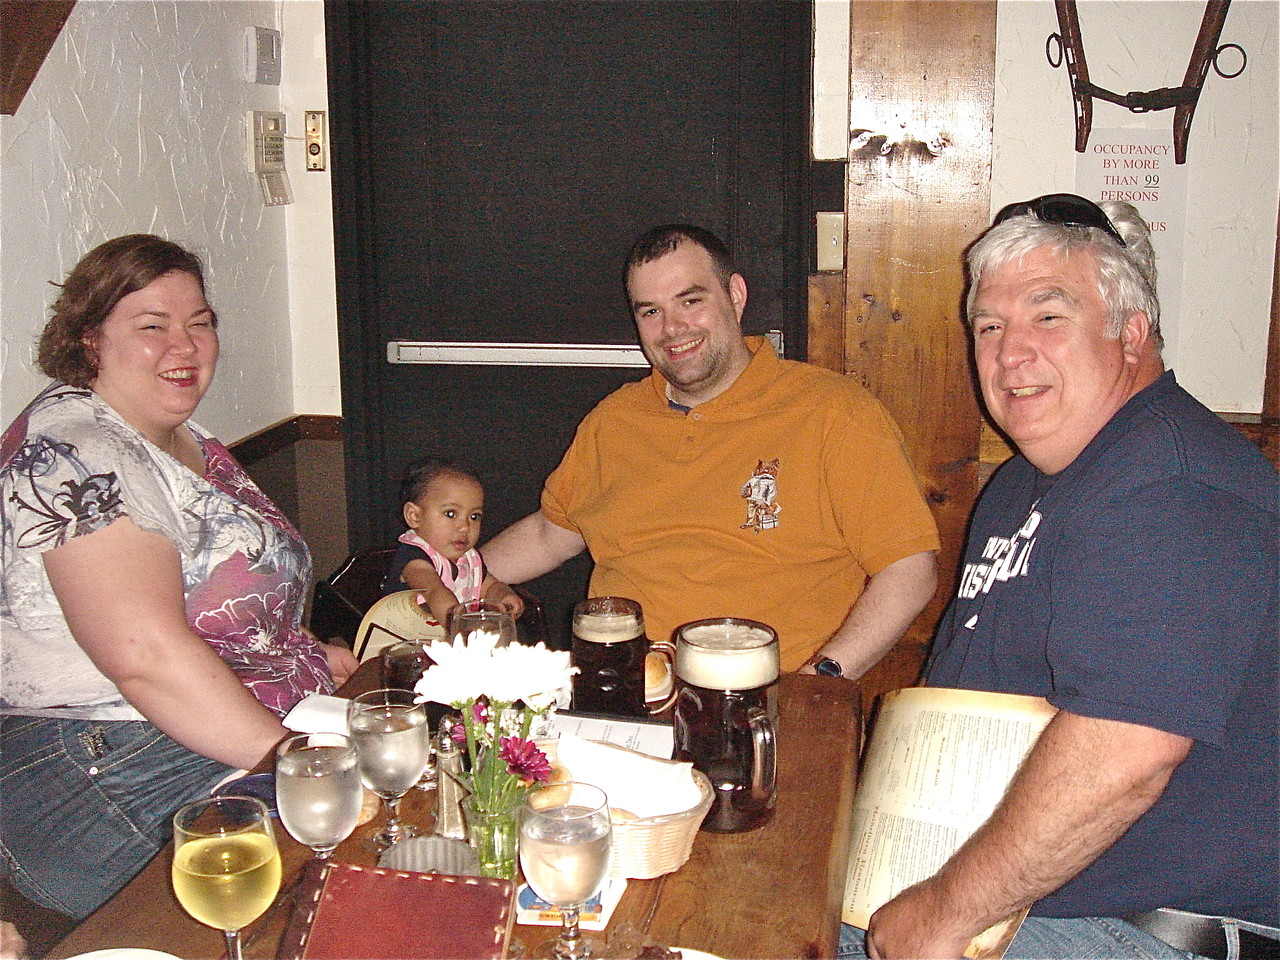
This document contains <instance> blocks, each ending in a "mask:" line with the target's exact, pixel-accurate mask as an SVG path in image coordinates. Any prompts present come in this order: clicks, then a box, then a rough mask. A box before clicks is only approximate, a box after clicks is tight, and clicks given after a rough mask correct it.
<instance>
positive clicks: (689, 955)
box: [671, 947, 720, 960]
mask: <svg viewBox="0 0 1280 960" xmlns="http://www.w3.org/2000/svg"><path fill="white" fill-rule="evenodd" d="M671 949H672V950H679V951H680V957H681V960H720V958H719V957H717V956H716V955H715V954H713V953H703V952H702V951H701V950H690V949H689V948H688V947H672V948H671Z"/></svg>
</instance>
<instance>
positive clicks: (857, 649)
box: [801, 550, 938, 680]
mask: <svg viewBox="0 0 1280 960" xmlns="http://www.w3.org/2000/svg"><path fill="white" fill-rule="evenodd" d="M937 586H938V564H937V559H936V557H935V554H934V552H933V551H932V550H925V551H923V552H921V553H913V554H912V555H911V556H909V557H903V558H902V559H901V560H898V561H897V562H896V563H891V564H889V566H887V567H885V568H884V569H883V570H881V571H880V572H879V573H877V574H876V575H875V576H874V577H872V578H871V579H870V580H868V581H867V586H866V588H865V589H864V590H863V591H862V594H861V595H860V596H859V597H858V600H857V602H856V603H854V605H853V608H852V609H851V610H850V611H849V615H848V616H847V617H845V619H844V623H842V624H841V625H840V628H839V629H838V630H836V632H835V633H833V634H832V635H831V639H830V640H828V641H827V642H826V643H825V644H823V645H822V649H821V650H819V651H818V652H817V653H816V654H814V657H813V659H815V660H816V659H817V658H818V657H830V658H831V659H832V660H835V661H836V662H837V663H839V664H840V666H841V667H842V668H843V670H844V675H845V676H846V677H848V678H849V679H850V680H856V679H858V677H860V676H862V675H863V674H864V673H866V672H867V671H868V670H870V669H871V668H872V667H874V666H875V665H876V663H877V662H878V661H879V660H880V658H881V657H883V656H884V655H885V654H886V653H888V652H889V648H890V647H892V646H893V645H894V644H895V643H896V642H897V641H898V638H899V637H901V636H902V635H903V634H904V633H906V631H907V627H909V626H911V621H912V620H914V619H915V618H916V617H917V616H919V614H920V611H921V610H923V609H924V608H925V607H926V606H927V605H928V603H929V601H930V600H931V599H933V592H934V590H936V589H937ZM801 672H802V673H813V667H812V666H808V665H806V666H805V667H803V668H802V669H801Z"/></svg>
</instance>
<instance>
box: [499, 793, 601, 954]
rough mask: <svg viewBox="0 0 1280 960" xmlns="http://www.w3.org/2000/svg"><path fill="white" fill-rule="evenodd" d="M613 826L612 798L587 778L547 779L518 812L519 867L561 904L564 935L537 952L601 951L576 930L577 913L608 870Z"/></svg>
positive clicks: (535, 886) (531, 883) (543, 895)
mask: <svg viewBox="0 0 1280 960" xmlns="http://www.w3.org/2000/svg"><path fill="white" fill-rule="evenodd" d="M612 839H613V828H612V824H611V822H610V819H609V800H608V798H607V797H606V796H605V794H604V791H603V790H601V789H600V788H599V787H595V786H592V785H591V784H589V783H577V782H569V783H555V784H548V785H547V786H546V787H543V788H542V789H541V790H538V791H536V792H535V793H533V794H531V795H530V796H529V799H528V800H526V801H525V803H524V806H523V808H522V809H521V811H520V869H521V870H523V871H524V878H525V880H526V881H528V883H529V886H530V887H531V888H532V889H533V892H534V893H536V894H537V895H538V896H540V897H541V898H542V899H543V900H546V901H547V902H548V903H553V904H555V905H556V906H557V907H559V908H560V914H561V918H562V919H561V926H560V934H559V936H558V937H557V938H556V939H555V940H552V941H550V942H548V943H545V944H543V945H542V947H541V948H540V950H539V952H538V955H539V956H543V957H554V958H557V960H581V958H583V957H593V956H598V955H599V951H600V948H601V945H600V944H599V943H598V942H597V941H595V940H592V939H591V938H589V937H584V936H583V935H582V934H581V932H580V931H579V930H578V912H579V911H580V910H581V909H582V906H583V904H585V903H586V902H587V901H588V900H590V899H591V898H592V897H593V896H595V894H596V893H597V891H599V889H600V888H601V886H603V884H604V881H605V876H606V875H607V874H608V872H609V851H610V848H611V846H612Z"/></svg>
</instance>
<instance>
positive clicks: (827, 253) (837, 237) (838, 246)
mask: <svg viewBox="0 0 1280 960" xmlns="http://www.w3.org/2000/svg"><path fill="white" fill-rule="evenodd" d="M817 217H818V243H817V251H818V270H819V272H821V271H824V270H837V271H838V270H843V269H844V214H843V213H819V214H818V215H817Z"/></svg>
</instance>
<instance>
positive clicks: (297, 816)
mask: <svg viewBox="0 0 1280 960" xmlns="http://www.w3.org/2000/svg"><path fill="white" fill-rule="evenodd" d="M363 800H364V797H363V791H362V790H361V787H360V768H359V765H358V758H357V757H356V748H355V744H353V743H352V742H351V741H350V740H349V739H348V738H347V737H344V736H342V734H339V733H300V734H298V735H297V736H293V737H288V738H287V739H285V740H283V741H281V743H280V745H279V746H278V747H276V809H277V810H279V812H280V822H281V823H283V824H284V826H285V829H286V830H288V831H289V833H291V834H292V835H293V838H294V839H295V840H297V841H298V842H299V843H302V844H306V845H307V846H308V847H310V848H311V851H312V853H314V854H315V855H316V859H318V860H327V859H328V858H329V857H330V855H331V854H332V853H333V851H334V848H335V847H337V845H338V844H340V843H341V842H342V841H343V840H345V839H347V837H349V836H350V835H351V831H352V830H354V829H355V828H356V823H357V822H358V821H359V819H360V807H361V805H362V803H363Z"/></svg>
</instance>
